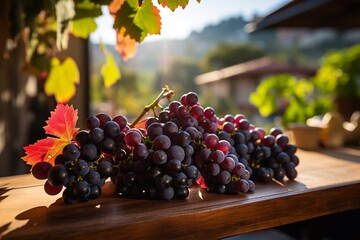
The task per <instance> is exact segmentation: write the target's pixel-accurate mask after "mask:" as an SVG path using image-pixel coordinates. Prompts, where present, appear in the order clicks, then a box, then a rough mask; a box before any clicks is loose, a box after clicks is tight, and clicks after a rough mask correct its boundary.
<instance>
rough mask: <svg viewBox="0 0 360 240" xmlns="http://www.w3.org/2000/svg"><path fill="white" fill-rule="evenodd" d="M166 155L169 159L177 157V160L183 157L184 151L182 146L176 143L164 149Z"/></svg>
mask: <svg viewBox="0 0 360 240" xmlns="http://www.w3.org/2000/svg"><path fill="white" fill-rule="evenodd" d="M166 154H167V157H168V159H169V160H172V159H177V160H179V161H182V160H183V159H184V158H185V151H184V149H183V148H182V147H180V146H178V145H173V146H171V147H170V148H169V149H168V150H167V151H166Z"/></svg>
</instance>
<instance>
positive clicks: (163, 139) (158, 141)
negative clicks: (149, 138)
mask: <svg viewBox="0 0 360 240" xmlns="http://www.w3.org/2000/svg"><path fill="white" fill-rule="evenodd" d="M170 146H171V140H170V138H169V137H168V136H166V135H159V136H157V137H156V138H155V139H154V141H153V149H154V150H155V151H156V150H167V149H169V147H170Z"/></svg>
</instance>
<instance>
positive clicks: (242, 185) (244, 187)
mask: <svg viewBox="0 0 360 240" xmlns="http://www.w3.org/2000/svg"><path fill="white" fill-rule="evenodd" d="M235 186H236V190H237V191H238V192H243V193H245V192H247V191H249V189H250V185H249V182H248V181H247V180H245V179H240V180H239V181H236V182H235Z"/></svg>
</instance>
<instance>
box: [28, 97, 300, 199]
mask: <svg viewBox="0 0 360 240" xmlns="http://www.w3.org/2000/svg"><path fill="white" fill-rule="evenodd" d="M86 126H87V130H81V131H79V132H78V133H77V134H76V136H75V139H74V141H73V142H71V143H69V144H68V145H67V146H65V147H64V148H63V151H62V153H61V154H60V155H58V156H57V158H56V159H55V165H54V166H52V165H51V164H50V163H48V162H39V163H37V164H35V165H34V166H33V168H32V174H33V175H34V176H35V177H36V178H39V179H47V181H46V182H45V185H44V188H45V191H46V192H47V193H48V194H51V195H55V194H58V193H60V192H61V190H62V189H63V187H65V190H64V191H63V199H64V201H65V202H66V203H73V202H77V201H87V200H89V199H95V198H97V197H99V196H100V195H101V187H102V186H103V185H104V183H105V181H106V179H107V178H109V177H110V179H111V181H112V182H113V184H114V186H115V190H116V191H117V192H118V193H119V195H121V196H125V197H136V198H149V199H164V200H170V199H186V198H187V197H188V195H189V193H190V190H189V188H190V186H191V185H192V184H194V183H197V184H200V185H201V186H202V187H203V188H206V189H207V190H209V191H211V192H216V193H221V194H237V193H239V192H240V193H246V192H248V191H254V189H255V183H254V181H262V182H269V181H271V180H272V179H275V180H277V181H282V180H283V179H284V178H285V176H286V177H287V178H288V179H290V180H293V179H295V178H296V176H297V171H296V169H295V167H296V166H297V165H298V164H299V158H298V157H297V156H296V150H297V147H296V146H295V145H293V144H290V143H289V139H288V137H287V136H286V135H285V134H284V133H283V132H282V131H281V130H280V129H278V128H273V129H271V130H270V132H269V134H266V131H265V130H264V129H262V128H258V127H255V126H254V125H253V124H251V123H250V122H249V120H247V119H246V117H245V116H244V115H242V114H237V115H235V116H233V115H231V114H227V115H225V116H224V117H222V118H220V117H218V116H217V115H216V113H215V110H214V109H213V108H211V107H205V108H204V107H203V106H201V105H200V103H199V100H198V95H197V94H196V93H194V92H189V93H187V94H184V95H182V96H181V98H180V100H179V101H171V102H170V103H169V104H168V106H166V107H165V108H163V109H162V110H161V111H160V112H159V113H158V114H157V115H156V116H154V117H150V118H147V119H146V122H145V124H144V127H143V128H139V129H138V128H131V127H130V126H132V125H129V124H128V121H127V119H126V117H124V116H122V115H118V116H115V117H113V118H111V117H110V116H109V115H107V114H104V113H101V114H98V115H96V116H91V117H89V118H88V119H87V121H86Z"/></svg>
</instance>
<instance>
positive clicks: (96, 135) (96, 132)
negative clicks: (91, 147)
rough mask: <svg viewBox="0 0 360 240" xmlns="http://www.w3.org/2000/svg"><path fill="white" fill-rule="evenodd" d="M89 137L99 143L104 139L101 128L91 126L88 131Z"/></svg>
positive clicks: (93, 141)
mask: <svg viewBox="0 0 360 240" xmlns="http://www.w3.org/2000/svg"><path fill="white" fill-rule="evenodd" d="M89 139H90V141H91V142H92V143H95V144H97V143H100V142H101V141H102V140H104V131H103V130H102V129H101V128H93V129H91V130H90V131H89Z"/></svg>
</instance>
